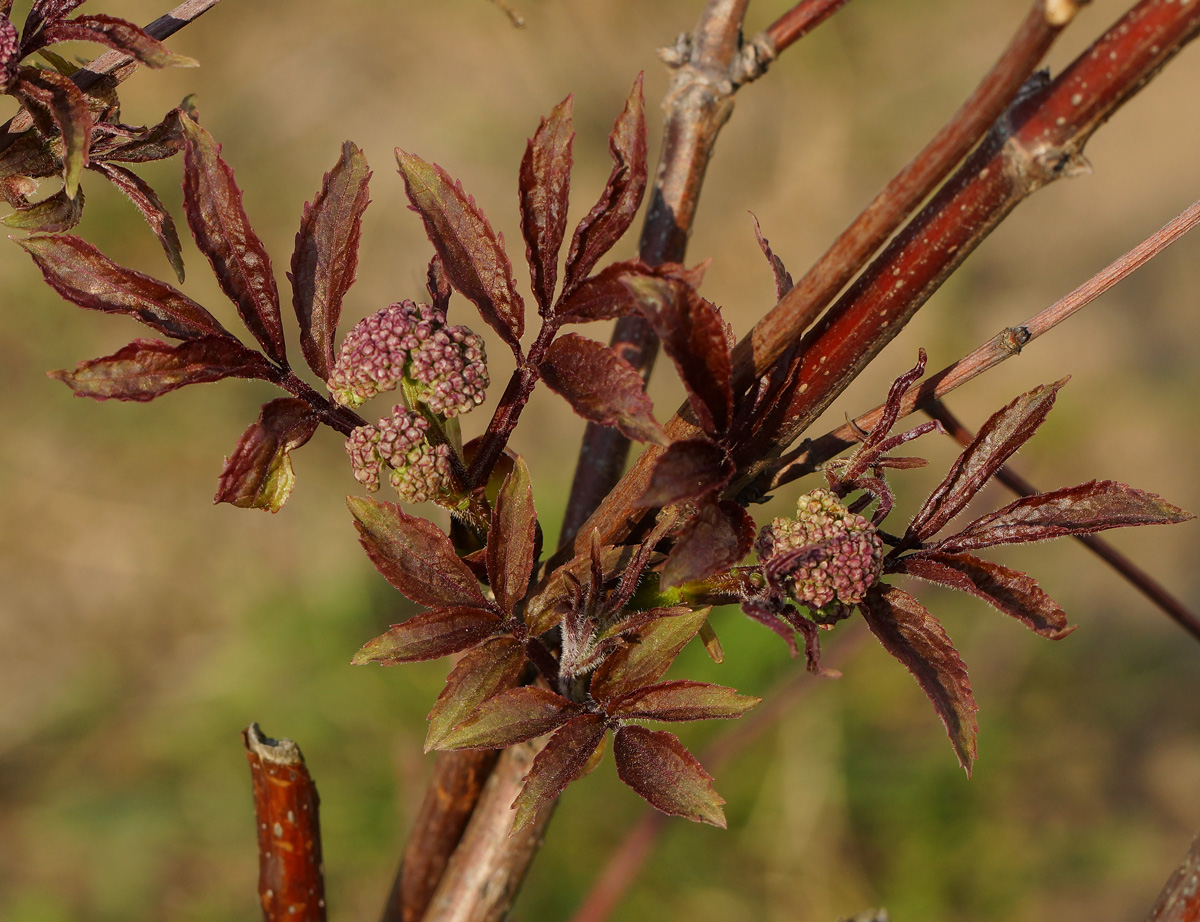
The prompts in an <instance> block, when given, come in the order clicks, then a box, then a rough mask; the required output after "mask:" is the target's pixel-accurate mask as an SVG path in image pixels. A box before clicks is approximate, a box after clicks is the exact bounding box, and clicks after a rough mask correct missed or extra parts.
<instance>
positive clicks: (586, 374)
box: [541, 333, 667, 445]
mask: <svg viewBox="0 0 1200 922" xmlns="http://www.w3.org/2000/svg"><path fill="white" fill-rule="evenodd" d="M541 374H542V378H543V379H544V380H545V382H546V384H547V385H548V386H549V388H550V389H551V390H552V391H554V392H555V393H556V394H561V395H562V396H563V397H565V398H566V399H567V402H568V403H570V404H571V408H572V409H574V410H575V412H576V413H578V414H579V415H580V416H582V417H583V418H584V419H586V420H589V421H590V422H593V423H599V424H600V425H602V426H616V427H617V428H618V429H619V430H621V432H622V433H623V434H624V435H626V436H627V437H629V438H631V439H635V440H637V441H639V442H654V443H656V444H658V445H665V444H666V441H667V437H666V433H664V432H663V428H662V426H661V425H659V423H658V421H657V420H656V419H655V418H654V414H653V409H654V406H653V404H652V403H651V402H650V398H649V397H648V396H647V395H646V391H645V389H644V387H643V384H642V376H641V375H639V374H638V373H637V369H635V368H634V367H633V366H632V365H630V364H629V363H628V362H627V361H625V360H624V359H623V358H621V357H620V356H619V355H617V354H616V353H615V352H613V350H612V349H610V348H609V347H608V346H605V345H602V344H601V343H598V342H596V341H595V340H594V339H588V338H586V337H584V336H580V335H579V334H578V333H566V334H564V335H563V336H560V337H558V339H556V340H554V342H553V343H551V344H550V348H549V349H548V350H547V351H546V359H545V361H543V362H542V364H541Z"/></svg>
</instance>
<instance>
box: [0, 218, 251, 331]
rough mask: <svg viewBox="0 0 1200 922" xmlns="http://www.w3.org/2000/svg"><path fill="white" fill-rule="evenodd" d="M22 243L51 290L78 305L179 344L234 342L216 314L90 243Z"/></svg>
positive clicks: (64, 239)
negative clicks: (124, 318)
mask: <svg viewBox="0 0 1200 922" xmlns="http://www.w3.org/2000/svg"><path fill="white" fill-rule="evenodd" d="M17 243H18V244H19V245H20V246H22V247H24V248H25V249H26V250H27V251H28V252H29V255H30V256H32V257H33V261H34V262H36V263H37V265H38V268H39V269H41V270H42V275H44V276H45V277H46V281H47V282H48V283H49V285H50V287H51V288H53V289H54V290H55V291H57V292H58V293H59V294H60V295H62V296H63V297H64V298H66V299H67V300H68V301H70V302H72V303H73V304H77V305H79V306H80V307H83V308H87V309H88V310H93V311H104V312H106V313H110V314H129V315H131V316H133V317H136V318H137V319H138V320H140V321H141V322H142V323H144V324H146V325H147V326H149V327H153V328H154V329H156V330H158V331H159V332H160V333H163V334H165V335H167V336H171V337H174V338H175V339H199V338H201V337H204V336H223V337H229V334H228V333H227V332H226V331H225V328H224V327H222V326H221V324H219V323H218V322H217V319H216V318H215V317H213V315H212V314H210V313H209V312H208V311H206V310H205V309H204V308H203V307H201V306H200V305H199V304H197V303H196V302H195V301H193V300H192V299H191V298H189V297H188V296H187V295H185V294H184V293H183V292H181V291H177V290H176V289H174V288H172V287H171V286H170V285H168V284H167V283H166V282H160V281H159V280H158V279H154V278H151V277H150V276H148V275H142V273H140V272H134V271H133V270H132V269H126V268H125V267H124V266H119V265H117V264H116V263H115V262H113V261H112V260H111V259H109V258H108V257H107V256H105V255H104V254H103V253H101V252H100V251H99V250H97V249H96V248H95V247H94V246H92V245H91V244H90V243H88V242H87V241H86V240H82V239H80V238H79V237H73V236H71V235H69V234H64V235H62V236H51V237H27V238H26V239H24V240H18V241H17Z"/></svg>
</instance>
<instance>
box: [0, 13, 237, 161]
mask: <svg viewBox="0 0 1200 922" xmlns="http://www.w3.org/2000/svg"><path fill="white" fill-rule="evenodd" d="M220 2H221V0H185V2H183V3H181V4H179V6H177V7H175V9H173V10H171V12H169V13H167V14H165V15H163V16H159V17H158V19H156V20H154V22H152V23H150V24H149V25H148V26H146V27H145V31H146V33H147V34H148V35H149V36H150V37H151V38H156V39H158V40H159V41H160V42H161V41H162V40H163V39H165V38H169V37H170V36H172V35H174V34H175V33H176V32H178V31H179V30H180V29H182V28H183V27H184V26H186V25H187V24H188V23H190V22H193V21H195V20H196V19H199V18H200V17H201V16H203V15H204V14H205V13H207V12H208V11H209V10H211V9H212V8H213V7H214V6H216V5H217V4H218V3H220ZM137 68H138V64H137V61H135V60H134V59H133V58H131V57H130V56H129V55H127V54H122V53H121V52H119V51H108V52H105V53H104V54H102V55H100V57H98V58H96V59H95V60H93V61H91V62H89V63H88V64H86V65H85V66H84V67H82V68H80V69H79V70H78V71H76V72H75V74H73V75H72V77H71V79H72V80H73V81H74V82H75V84H76V85H77V86H78V87H79V88H80V89H87V88H88V87H90V86H92V85H94V84H95V83H96V81H97V80H99V79H100V78H101V77H105V76H107V77H111V78H112V79H114V80H116V82H117V83H121V82H122V81H124V80H125V79H126V78H127V77H128V76H129V75H130V74H132V73H133V72H134V71H135V70H137ZM31 127H33V119H32V118H30V116H29V113H28V112H25V111H21V112H18V113H17V114H16V115H14V116H13V117H12V118H10V119H9V120H8V121H7V122H6V123H5V124H4V125H3V126H0V153H3V152H4V151H5V150H7V149H8V147H9V146H10V145H11V144H12V143H13V142H14V141H15V140H16V139H17V137H18V136H20V135H21V134H23V133H24V132H25V131H27V130H28V129H29V128H31Z"/></svg>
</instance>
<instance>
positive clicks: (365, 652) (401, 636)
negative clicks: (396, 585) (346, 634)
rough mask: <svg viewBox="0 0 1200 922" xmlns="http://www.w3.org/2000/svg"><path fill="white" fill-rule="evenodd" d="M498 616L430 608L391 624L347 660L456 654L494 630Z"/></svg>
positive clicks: (359, 662)
mask: <svg viewBox="0 0 1200 922" xmlns="http://www.w3.org/2000/svg"><path fill="white" fill-rule="evenodd" d="M499 625H500V618H499V617H498V616H497V615H496V614H495V613H494V612H490V611H483V610H481V609H478V608H434V609H432V610H430V611H426V612H422V613H421V614H419V615H414V616H413V617H411V618H409V619H408V620H407V621H405V622H403V623H402V624H393V625H392V626H391V628H390V629H389V630H388V631H387V633H384V634H380V635H379V636H378V637H376V638H374V639H372V640H368V641H367V642H366V643H365V644H363V645H362V647H361V649H359V651H358V652H357V653H355V654H354V658H353V659H352V660H350V662H351V663H352V664H353V665H355V666H364V665H366V664H367V663H379V664H381V665H383V666H395V665H396V664H397V663H416V662H420V661H421V660H427V659H437V658H438V657H440V656H446V655H448V654H450V653H459V652H461V651H462V650H465V649H467V648H468V647H473V646H475V644H477V643H479V642H480V641H481V640H484V639H485V638H487V637H488V636H489V635H491V634H493V633H495V631H496V628H497V627H499Z"/></svg>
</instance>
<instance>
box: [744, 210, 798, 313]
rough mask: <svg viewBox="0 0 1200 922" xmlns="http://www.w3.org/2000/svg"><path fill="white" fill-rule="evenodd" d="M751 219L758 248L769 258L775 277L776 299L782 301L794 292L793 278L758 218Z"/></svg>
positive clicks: (755, 216)
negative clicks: (777, 254)
mask: <svg viewBox="0 0 1200 922" xmlns="http://www.w3.org/2000/svg"><path fill="white" fill-rule="evenodd" d="M750 217H751V219H752V220H753V221H754V237H755V239H757V240H758V248H759V249H760V250H762V252H763V256H765V257H767V262H768V263H769V264H770V266H771V273H772V274H773V275H774V276H775V298H776V300H782V299H783V296H784V295H785V294H787V293H788V292H789V291H791V290H792V276H791V273H789V272H788V271H787V268H786V267H785V266H784V265H783V260H782V259H780V258H779V257H778V256H776V255H775V253H774V251H772V249H771V244H770V242H768V240H767V238H766V237H764V236H763V232H762V227H761V226H760V225H759V223H758V216H757V215H754V214H751V215H750Z"/></svg>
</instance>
